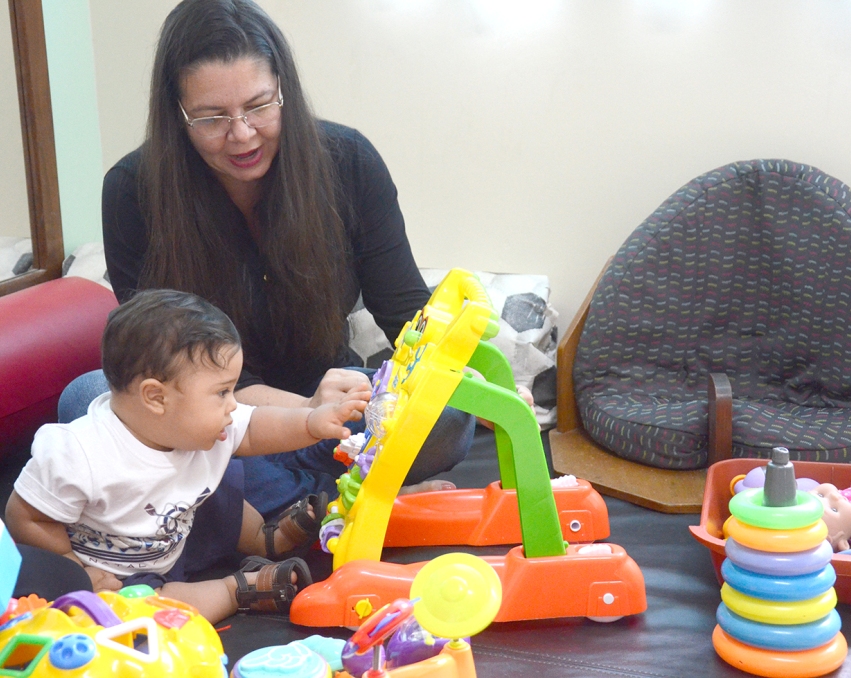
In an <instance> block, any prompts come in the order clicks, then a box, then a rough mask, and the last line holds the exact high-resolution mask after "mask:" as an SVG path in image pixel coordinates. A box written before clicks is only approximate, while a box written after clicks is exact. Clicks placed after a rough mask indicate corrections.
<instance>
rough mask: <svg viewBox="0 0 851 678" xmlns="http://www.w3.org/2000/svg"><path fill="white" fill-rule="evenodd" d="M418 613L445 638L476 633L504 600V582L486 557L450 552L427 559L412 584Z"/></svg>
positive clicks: (428, 628)
mask: <svg viewBox="0 0 851 678" xmlns="http://www.w3.org/2000/svg"><path fill="white" fill-rule="evenodd" d="M411 598H415V599H416V598H418V599H419V600H418V601H417V602H416V603H415V605H414V616H415V617H416V618H417V621H418V622H419V623H420V626H422V627H423V628H424V629H425V630H426V631H428V632H429V633H432V634H433V635H435V636H440V637H441V638H463V637H465V636H472V635H475V634H476V633H479V631H482V630H483V629H484V628H486V627H487V626H488V624H490V623H491V622H492V621H493V619H494V617H496V614H497V612H499V607H500V605H501V604H502V583H501V582H500V580H499V576H498V575H497V573H496V571H495V570H494V569H493V568H492V567H491V566H490V565H489V564H488V563H487V562H485V561H484V560H482V559H481V558H478V557H476V556H473V555H470V554H468V553H447V554H446V555H442V556H439V557H438V558H435V559H434V560H432V561H431V562H429V563H427V564H426V565H425V566H424V567H423V568H422V569H421V570H420V571H419V572H418V573H417V576H416V577H415V578H414V581H413V583H412V584H411Z"/></svg>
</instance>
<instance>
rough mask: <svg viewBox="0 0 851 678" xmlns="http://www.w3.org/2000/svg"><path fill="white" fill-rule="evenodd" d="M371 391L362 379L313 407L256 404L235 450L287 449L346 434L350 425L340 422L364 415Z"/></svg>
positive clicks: (267, 451)
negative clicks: (331, 401) (261, 405)
mask: <svg viewBox="0 0 851 678" xmlns="http://www.w3.org/2000/svg"><path fill="white" fill-rule="evenodd" d="M371 392H372V389H371V387H370V385H369V383H367V382H365V383H363V384H361V385H359V386H356V387H354V388H352V389H351V390H349V391H348V392H347V393H345V394H343V395H342V397H341V398H340V399H339V401H338V402H336V403H327V404H325V405H320V406H319V407H317V408H315V409H313V408H308V407H302V408H298V409H290V408H282V407H257V408H255V409H254V411H253V412H252V413H251V421H250V422H249V424H248V430H247V431H246V433H245V437H244V438H243V439H242V443H241V444H240V446H239V447H238V448H237V450H236V454H237V455H239V456H253V455H259V454H275V453H277V452H290V451H292V450H299V449H301V448H303V447H307V446H308V445H313V444H314V443H316V442H318V441H320V440H325V439H327V438H332V439H338V440H340V439H345V438H348V437H349V435H350V432H349V429H347V428H346V427H345V426H344V425H343V424H345V423H346V422H347V421H358V420H359V419H360V418H361V417H362V416H363V411H364V409H366V404H367V402H368V401H369V397H370V395H371Z"/></svg>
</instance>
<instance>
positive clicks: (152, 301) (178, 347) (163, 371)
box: [101, 289, 241, 393]
mask: <svg viewBox="0 0 851 678" xmlns="http://www.w3.org/2000/svg"><path fill="white" fill-rule="evenodd" d="M239 348H241V342H240V339H239V333H238V332H237V330H236V327H234V324H233V323H232V322H231V320H230V318H228V316H227V315H225V313H223V312H222V311H221V310H219V309H218V308H216V307H215V306H213V304H211V303H209V302H208V301H205V300H204V299H202V298H201V297H199V296H196V295H194V294H189V293H187V292H178V291H176V290H166V289H155V290H144V291H141V292H138V293H137V294H136V295H135V296H134V297H133V298H132V299H130V300H129V301H128V302H126V303H124V304H122V305H121V306H119V307H118V308H116V309H114V310H113V311H112V312H111V313H110V314H109V319H108V320H107V323H106V329H104V332H103V339H102V340H101V356H102V361H103V372H104V374H105V375H106V380H107V381H108V382H109V386H110V388H111V389H112V390H113V391H115V392H118V393H120V392H122V391H126V390H127V388H128V387H129V386H130V384H132V383H133V381H134V380H135V379H136V377H142V378H144V379H147V378H149V377H153V378H154V379H159V380H160V381H162V382H166V381H169V380H171V379H174V378H175V377H176V376H177V375H178V373H179V372H180V370H181V369H182V368H183V367H185V366H186V364H187V363H186V361H187V360H188V361H189V363H190V364H198V363H207V364H210V365H214V366H216V367H224V361H225V360H227V359H228V358H229V357H230V355H232V354H233V353H234V352H235V351H236V350H238V349H239ZM228 349H230V350H228Z"/></svg>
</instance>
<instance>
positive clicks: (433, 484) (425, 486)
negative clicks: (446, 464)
mask: <svg viewBox="0 0 851 678" xmlns="http://www.w3.org/2000/svg"><path fill="white" fill-rule="evenodd" d="M454 489H456V488H455V483H452V482H449V481H448V480H424V481H422V482H421V483H417V484H416V485H405V487H403V488H401V489H400V490H399V494H415V493H417V492H442V491H443V490H454Z"/></svg>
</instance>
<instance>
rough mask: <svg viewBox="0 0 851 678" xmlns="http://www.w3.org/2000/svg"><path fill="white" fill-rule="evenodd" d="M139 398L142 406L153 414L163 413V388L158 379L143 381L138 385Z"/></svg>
mask: <svg viewBox="0 0 851 678" xmlns="http://www.w3.org/2000/svg"><path fill="white" fill-rule="evenodd" d="M139 398H140V400H141V401H142V405H143V406H144V407H145V408H147V409H148V410H150V411H151V412H153V413H154V414H162V413H163V412H165V388H163V383H162V382H161V381H160V380H159V379H154V378H152V377H151V378H148V379H143V380H142V381H141V382H140V383H139Z"/></svg>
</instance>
